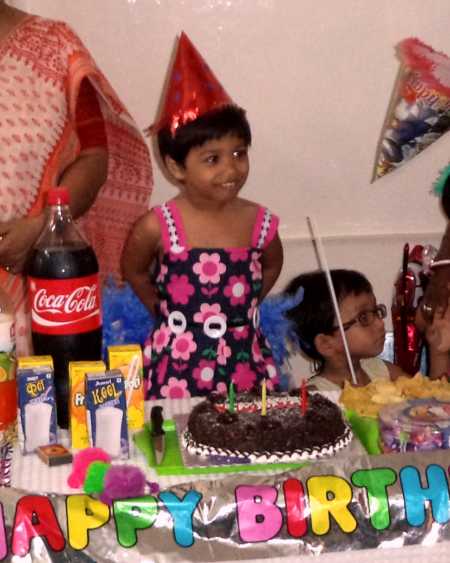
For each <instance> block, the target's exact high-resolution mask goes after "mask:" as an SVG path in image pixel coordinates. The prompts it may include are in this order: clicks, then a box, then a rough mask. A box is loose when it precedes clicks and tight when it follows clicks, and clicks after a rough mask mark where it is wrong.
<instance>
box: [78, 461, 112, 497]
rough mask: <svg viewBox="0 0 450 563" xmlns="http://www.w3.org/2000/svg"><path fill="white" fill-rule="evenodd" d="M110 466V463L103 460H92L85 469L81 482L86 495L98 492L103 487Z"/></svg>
mask: <svg viewBox="0 0 450 563" xmlns="http://www.w3.org/2000/svg"><path fill="white" fill-rule="evenodd" d="M110 467H111V464H110V463H105V462H104V461H93V462H92V463H91V464H90V465H89V467H88V468H87V471H86V478H85V480H84V483H83V491H84V492H85V493H86V494H87V495H92V494H97V495H98V494H100V493H101V492H102V491H103V489H104V488H105V476H106V473H107V472H108V471H109V468H110Z"/></svg>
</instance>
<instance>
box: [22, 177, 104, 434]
mask: <svg viewBox="0 0 450 563" xmlns="http://www.w3.org/2000/svg"><path fill="white" fill-rule="evenodd" d="M47 206H48V207H47V213H48V217H47V223H46V225H45V227H44V229H43V231H42V233H41V235H40V236H39V238H38V240H37V241H36V244H35V246H34V249H33V252H32V255H31V257H30V262H29V266H28V292H29V299H30V308H31V331H32V339H33V348H34V353H35V354H38V355H41V354H43V355H50V356H52V358H53V363H54V368H55V390H56V404H57V413H58V424H59V426H60V427H61V428H67V427H68V423H69V378H68V364H69V362H70V361H72V360H99V359H100V358H101V348H102V320H101V309H100V288H99V276H98V263H97V258H96V256H95V253H94V251H93V249H92V248H91V246H89V244H88V243H87V242H86V240H85V239H84V238H83V237H82V235H81V234H80V232H79V231H78V229H77V228H76V226H75V224H74V222H73V219H72V215H71V213H70V209H69V192H68V190H67V188H63V187H59V188H52V189H50V190H49V192H48V197H47Z"/></svg>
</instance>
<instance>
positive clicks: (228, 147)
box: [169, 135, 249, 203]
mask: <svg viewBox="0 0 450 563" xmlns="http://www.w3.org/2000/svg"><path fill="white" fill-rule="evenodd" d="M169 170H170V171H171V172H172V174H173V175H174V176H175V178H176V179H177V180H178V181H179V182H181V183H182V184H183V186H184V191H185V195H186V196H187V197H189V198H194V200H195V201H196V202H217V203H226V202H227V201H230V200H232V199H234V198H235V197H236V196H237V195H238V193H239V191H240V190H241V189H242V187H243V186H244V184H245V182H246V180H247V177H248V172H249V161H248V147H247V145H246V144H245V143H244V142H243V141H242V139H241V138H240V137H236V136H235V135H226V136H224V137H221V138H220V139H213V140H211V141H206V143H204V144H203V145H201V146H198V147H193V148H192V149H191V150H190V151H189V153H188V155H187V157H186V160H185V163H184V166H180V165H178V164H176V165H175V168H174V167H173V166H172V168H170V167H169Z"/></svg>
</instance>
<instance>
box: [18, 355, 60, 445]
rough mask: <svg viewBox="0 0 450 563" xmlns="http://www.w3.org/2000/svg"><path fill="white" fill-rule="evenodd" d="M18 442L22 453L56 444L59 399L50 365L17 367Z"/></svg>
mask: <svg viewBox="0 0 450 563" xmlns="http://www.w3.org/2000/svg"><path fill="white" fill-rule="evenodd" d="M17 386H18V394H19V442H20V445H21V449H22V452H23V453H31V452H34V450H35V449H36V448H37V447H38V446H46V445H47V444H56V442H57V428H56V403H55V389H54V385H53V370H52V368H51V367H50V366H48V365H47V366H41V367H34V368H25V369H24V368H18V370H17Z"/></svg>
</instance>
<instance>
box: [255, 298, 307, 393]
mask: <svg viewBox="0 0 450 563" xmlns="http://www.w3.org/2000/svg"><path fill="white" fill-rule="evenodd" d="M302 299H303V287H300V288H299V289H298V291H297V293H296V294H295V295H285V294H278V295H273V296H270V297H266V299H264V300H263V302H262V303H261V305H260V306H259V312H260V317H261V332H262V333H263V334H264V336H265V337H266V338H267V340H268V342H269V344H270V347H271V349H272V354H273V358H274V360H275V363H276V364H277V366H278V368H279V369H280V371H281V370H282V366H283V364H284V363H285V361H286V360H288V358H289V357H290V352H289V348H288V343H289V342H291V343H292V344H293V345H294V347H298V342H297V335H296V333H295V329H294V323H293V321H291V320H290V319H288V318H287V316H286V312H287V311H289V310H290V309H293V308H294V307H296V306H297V305H299V304H300V303H301V302H302ZM281 386H282V387H283V388H284V387H286V388H287V380H286V377H285V376H284V375H283V373H281Z"/></svg>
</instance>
